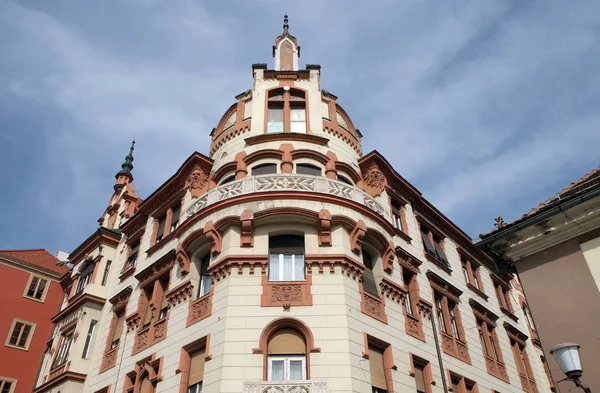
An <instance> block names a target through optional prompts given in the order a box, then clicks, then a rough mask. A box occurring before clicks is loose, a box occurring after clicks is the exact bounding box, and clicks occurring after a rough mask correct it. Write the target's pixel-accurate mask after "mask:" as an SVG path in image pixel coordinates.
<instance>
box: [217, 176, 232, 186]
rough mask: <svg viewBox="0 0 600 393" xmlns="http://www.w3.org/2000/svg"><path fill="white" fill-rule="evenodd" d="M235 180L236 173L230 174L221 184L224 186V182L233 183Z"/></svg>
mask: <svg viewBox="0 0 600 393" xmlns="http://www.w3.org/2000/svg"><path fill="white" fill-rule="evenodd" d="M234 180H235V175H231V176H228V177H226V178H225V179H224V180H223V181H222V182H221V184H220V185H221V186H222V185H223V184H227V183H231V182H232V181H234Z"/></svg>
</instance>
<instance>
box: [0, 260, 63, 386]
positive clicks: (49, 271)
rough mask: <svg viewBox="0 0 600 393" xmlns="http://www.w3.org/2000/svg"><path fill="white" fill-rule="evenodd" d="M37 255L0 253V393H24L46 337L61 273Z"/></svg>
mask: <svg viewBox="0 0 600 393" xmlns="http://www.w3.org/2000/svg"><path fill="white" fill-rule="evenodd" d="M58 262H59V261H58V259H56V258H55V257H54V256H53V255H52V254H50V253H49V252H48V251H46V250H43V249H35V250H0V288H2V289H1V293H2V301H1V302H0V338H1V339H2V344H3V345H2V346H0V392H2V393H29V392H31V390H32V389H33V386H34V382H35V379H36V375H37V372H38V367H39V363H40V360H41V358H42V352H43V350H44V348H45V347H46V342H47V341H48V338H49V336H50V333H51V327H52V324H51V322H50V318H52V316H53V315H54V314H56V311H57V309H58V306H59V303H60V300H61V297H62V295H63V291H62V289H61V286H60V284H59V281H60V278H61V276H62V275H63V274H64V273H66V272H67V269H66V268H63V267H59V266H57V263H58Z"/></svg>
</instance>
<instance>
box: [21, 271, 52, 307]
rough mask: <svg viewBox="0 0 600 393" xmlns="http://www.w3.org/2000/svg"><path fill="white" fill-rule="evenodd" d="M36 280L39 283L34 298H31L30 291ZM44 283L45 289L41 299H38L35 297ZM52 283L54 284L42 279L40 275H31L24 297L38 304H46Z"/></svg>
mask: <svg viewBox="0 0 600 393" xmlns="http://www.w3.org/2000/svg"><path fill="white" fill-rule="evenodd" d="M34 279H37V283H36V285H35V289H34V292H33V296H29V290H30V289H31V285H32V284H33V280H34ZM42 281H44V282H45V284H44V288H43V289H42V293H41V295H40V298H39V299H38V298H37V297H35V295H36V294H37V292H38V291H39V287H40V285H41V283H42ZM51 283H52V281H51V280H50V279H48V278H44V277H42V276H40V275H36V274H34V273H30V274H29V279H28V280H27V285H26V286H25V291H24V292H23V297H24V298H27V299H30V300H35V301H36V302H40V303H44V302H45V301H46V295H47V294H48V290H49V288H50V284H51Z"/></svg>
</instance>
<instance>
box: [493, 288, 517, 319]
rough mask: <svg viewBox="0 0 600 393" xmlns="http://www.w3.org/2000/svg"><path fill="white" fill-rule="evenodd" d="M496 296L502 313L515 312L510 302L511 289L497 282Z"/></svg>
mask: <svg viewBox="0 0 600 393" xmlns="http://www.w3.org/2000/svg"><path fill="white" fill-rule="evenodd" d="M495 285H496V296H497V297H498V304H499V305H500V308H501V309H503V310H502V311H504V312H506V311H508V312H509V313H512V312H513V307H512V302H511V300H510V289H509V288H506V287H505V286H504V285H502V284H501V283H499V282H496V284H495Z"/></svg>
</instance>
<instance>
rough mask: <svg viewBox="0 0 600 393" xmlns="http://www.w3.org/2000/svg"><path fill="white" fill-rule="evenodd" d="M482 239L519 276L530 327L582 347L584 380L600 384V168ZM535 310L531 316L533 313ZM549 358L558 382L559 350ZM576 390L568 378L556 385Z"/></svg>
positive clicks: (547, 340) (547, 342)
mask: <svg viewBox="0 0 600 393" xmlns="http://www.w3.org/2000/svg"><path fill="white" fill-rule="evenodd" d="M496 221H497V224H496V227H497V228H496V230H494V231H493V232H490V233H488V234H485V235H481V239H482V240H481V241H479V242H478V243H477V244H478V246H480V247H481V248H482V249H484V250H486V251H487V252H489V253H490V255H493V256H494V257H495V258H497V259H498V260H499V261H500V262H501V263H505V264H507V265H510V266H512V267H513V268H514V269H516V271H517V272H518V274H519V277H520V280H521V282H522V284H523V287H524V289H525V292H526V293H527V299H528V304H529V307H530V308H531V313H528V308H527V303H525V302H522V301H521V300H520V301H519V304H520V307H521V308H522V309H523V313H524V314H526V315H528V318H527V319H526V320H527V321H528V322H529V331H530V336H531V337H532V338H537V337H539V339H540V340H541V341H542V342H543V343H544V346H545V349H546V350H549V349H550V348H552V347H553V346H555V345H557V344H560V343H561V342H575V343H577V344H580V345H581V361H582V363H583V367H584V374H583V381H584V382H585V384H586V385H588V386H589V387H590V388H591V390H592V391H598V390H600V373H597V372H595V371H596V370H600V356H599V355H598V354H599V353H600V340H599V337H598V334H597V326H598V323H600V291H599V288H600V167H598V168H596V169H594V170H593V171H591V172H590V173H588V174H587V175H585V176H584V177H582V178H580V179H579V180H577V181H576V182H574V183H571V184H570V185H569V186H567V187H565V188H564V189H563V190H561V191H560V192H559V193H558V194H556V195H555V196H554V197H552V198H550V199H548V200H547V201H545V202H543V203H541V204H540V205H539V206H537V207H536V208H534V209H533V210H531V211H530V212H529V213H527V214H525V215H523V216H522V217H521V218H519V219H518V220H516V221H514V222H513V223H510V224H505V223H504V222H503V221H502V219H501V218H497V219H496ZM531 314H533V317H531ZM546 358H547V360H548V364H549V367H550V370H552V376H553V378H554V380H555V381H558V380H561V379H563V378H564V375H563V374H562V372H561V371H560V368H559V367H558V364H557V363H556V362H555V360H554V358H553V356H551V355H550V354H549V353H546ZM557 388H559V389H562V390H563V391H567V390H573V389H577V388H576V387H574V386H573V384H572V383H570V382H565V383H563V384H559V385H557Z"/></svg>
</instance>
